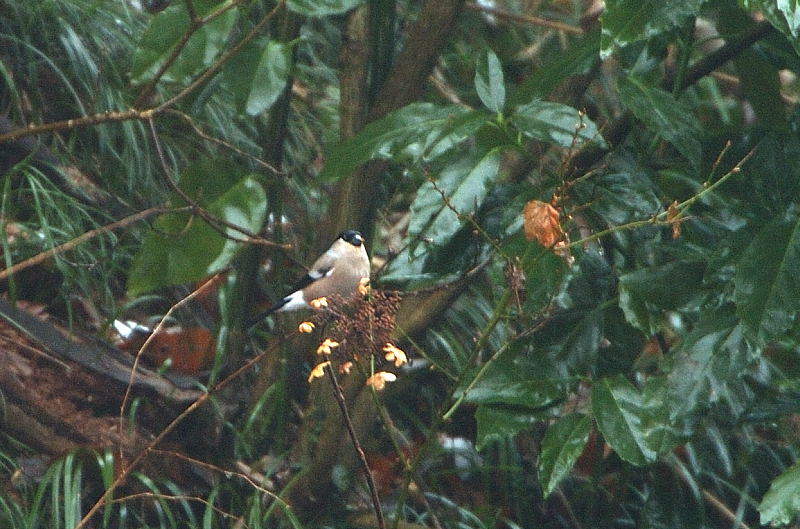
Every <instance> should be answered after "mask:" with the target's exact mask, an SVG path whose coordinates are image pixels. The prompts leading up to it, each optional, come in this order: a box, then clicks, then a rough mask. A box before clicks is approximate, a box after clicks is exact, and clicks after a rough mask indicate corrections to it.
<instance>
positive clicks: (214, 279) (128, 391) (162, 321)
mask: <svg viewBox="0 0 800 529" xmlns="http://www.w3.org/2000/svg"><path fill="white" fill-rule="evenodd" d="M223 273H224V272H219V273H217V274H215V275H214V276H212V277H211V278H210V279H208V280H207V281H206V282H205V283H203V284H202V285H200V286H199V287H198V288H196V289H195V290H194V291H192V292H191V293H189V295H187V296H185V297H184V298H183V299H181V300H180V301H178V302H177V303H175V304H174V305H172V306H171V307H170V308H169V310H168V311H167V313H166V314H164V316H163V317H162V318H161V319H160V320H159V322H158V325H156V327H155V328H154V329H153V332H151V333H150V336H148V337H147V339H146V340H145V341H144V343H143V344H142V346H141V347H140V348H139V350H138V351H137V352H136V356H135V357H134V359H133V367H131V374H130V377H129V378H128V385H127V386H126V388H125V395H124V396H123V397H122V403H121V404H120V406H119V431H120V432H124V431H125V428H124V421H125V409H126V408H127V407H128V401H129V400H130V396H131V391H132V390H133V382H134V380H135V379H136V373H137V372H138V369H139V360H140V359H141V357H142V354H143V353H144V351H145V350H146V349H147V347H148V346H149V345H150V342H152V341H153V340H154V339H155V337H156V335H158V333H160V332H161V329H162V328H163V327H164V325H165V324H166V322H167V320H169V317H170V316H171V315H172V313H173V312H175V311H176V310H178V309H179V308H180V307H182V306H183V305H185V304H187V303H188V302H189V301H191V300H192V299H194V298H196V297H197V296H199V295H200V294H202V293H204V292H205V291H206V290H208V289H209V288H210V287H212V286H214V285H216V284H217V278H218V277H219V276H220V275H221V274H223ZM120 453H122V451H121V450H120Z"/></svg>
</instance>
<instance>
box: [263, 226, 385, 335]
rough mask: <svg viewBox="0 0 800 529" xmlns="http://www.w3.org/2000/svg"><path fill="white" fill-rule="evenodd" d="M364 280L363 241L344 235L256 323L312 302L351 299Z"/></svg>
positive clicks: (366, 264)
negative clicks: (290, 291) (322, 299)
mask: <svg viewBox="0 0 800 529" xmlns="http://www.w3.org/2000/svg"><path fill="white" fill-rule="evenodd" d="M365 278H366V280H369V257H368V256H367V250H366V248H365V247H364V237H363V236H362V235H361V234H360V233H359V232H357V231H355V230H347V231H343V232H342V233H340V234H339V236H338V237H336V240H335V241H333V244H331V246H330V248H328V249H327V250H326V251H325V253H323V254H322V255H320V256H319V257H318V258H317V260H316V261H314V263H313V264H312V265H311V268H310V269H309V271H308V273H307V274H306V275H305V276H303V277H302V278H301V279H300V280H299V281H298V282H297V283H296V284H295V286H294V289H293V290H292V293H291V294H289V295H288V296H285V297H283V298H281V300H280V301H278V302H277V303H275V304H274V305H273V306H272V307H270V308H269V309H267V310H266V311H264V312H262V313H261V314H260V315H259V316H258V317H257V318H256V319H255V322H256V323H258V322H259V321H261V320H263V319H264V318H266V317H267V316H269V315H270V314H272V313H275V312H284V311H290V310H298V309H302V308H307V307H310V306H311V305H310V304H309V302H310V301H311V300H314V299H319V298H323V297H330V296H342V297H350V296H352V295H354V294H355V293H356V292H357V291H358V287H359V285H360V284H363V281H364V280H365Z"/></svg>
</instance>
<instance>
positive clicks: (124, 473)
mask: <svg viewBox="0 0 800 529" xmlns="http://www.w3.org/2000/svg"><path fill="white" fill-rule="evenodd" d="M297 336H298V333H295V334H293V335H291V336H290V337H289V339H290V340H293V339H295V338H296V337H297ZM282 345H283V344H282V343H277V342H276V343H275V344H274V345H273V346H272V347H270V348H269V349H266V350H265V351H263V352H261V353H259V354H257V355H256V356H254V357H253V358H251V359H250V360H248V361H246V362H245V363H244V364H242V365H241V366H240V367H239V368H238V369H236V370H235V371H233V372H232V373H231V374H230V375H228V376H227V377H226V378H224V379H223V380H221V381H220V382H219V383H217V384H216V385H214V386H213V387H212V388H211V389H209V391H208V392H207V393H203V395H201V396H200V397H199V398H198V399H197V400H195V401H194V402H192V403H191V404H190V405H189V406H188V407H187V408H186V409H185V410H183V411H182V412H181V413H180V414H178V416H177V417H175V418H174V419H172V421H171V422H170V423H169V424H168V425H167V426H165V427H164V429H163V430H161V432H160V433H159V434H158V435H157V436H156V437H155V438H154V439H153V440H152V441H150V443H148V445H147V446H146V447H145V448H144V449H143V450H142V451H141V452H139V454H138V455H137V456H136V457H134V458H133V460H131V462H130V463H129V464H128V465H127V466H126V467H125V468H122V469H121V470H120V472H119V473H118V474H117V477H116V479H115V480H114V481H113V482H112V483H111V485H109V486H108V488H107V489H106V491H105V492H104V493H103V495H102V496H101V497H100V498H99V499H98V500H97V501H96V502H95V504H94V505H92V507H91V508H90V509H89V511H88V512H87V513H86V514H85V515H84V516H83V518H81V521H80V522H79V523H78V525H76V526H75V527H74V529H82V528H84V527H86V524H88V523H89V520H91V519H92V517H94V515H95V514H97V511H99V510H100V508H101V507H103V505H105V504H106V503H108V502H109V501H111V497H112V495H113V493H114V491H115V490H116V489H117V487H119V486H120V485H121V484H122V483H124V482H125V481H126V480H127V479H128V478H129V477H130V475H131V472H133V470H134V469H135V468H136V467H137V466H138V465H139V464H140V463H141V462H142V461H143V460H144V458H145V457H147V455H148V454H149V453H150V452H152V450H153V449H154V448H155V447H156V446H158V445H159V444H161V441H163V440H164V438H165V437H166V436H167V435H169V434H170V432H172V431H173V430H174V429H175V428H176V427H177V426H178V425H179V424H180V423H182V422H183V421H184V420H185V419H186V418H187V417H188V416H189V415H191V414H192V413H193V412H194V411H196V410H197V409H198V408H200V406H202V405H203V404H205V403H206V402H208V400H209V399H210V398H211V397H212V396H213V395H215V394H216V393H218V392H219V391H221V390H222V389H223V388H224V387H226V386H227V385H228V384H230V383H231V382H233V381H234V380H236V379H237V378H239V377H240V376H241V375H242V373H244V372H245V371H247V370H249V369H250V368H252V367H253V366H254V365H256V364H258V363H259V362H261V360H263V359H264V358H265V357H266V356H268V355H271V354H274V353H275V351H276V350H277V349H278V348H279V347H280V346H282Z"/></svg>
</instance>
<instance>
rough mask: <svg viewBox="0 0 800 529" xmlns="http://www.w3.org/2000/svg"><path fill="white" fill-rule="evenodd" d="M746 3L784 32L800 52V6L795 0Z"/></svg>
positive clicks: (762, 0) (749, 0) (749, 1)
mask: <svg viewBox="0 0 800 529" xmlns="http://www.w3.org/2000/svg"><path fill="white" fill-rule="evenodd" d="M745 5H746V6H747V7H749V8H750V9H751V10H752V11H753V12H755V13H758V14H759V15H760V16H763V17H764V18H766V19H767V20H768V21H769V22H770V24H772V25H773V26H774V27H775V28H777V29H778V30H779V31H780V32H781V33H783V35H784V36H785V37H786V40H788V41H789V42H790V43H791V45H792V46H793V47H794V49H795V51H796V52H797V53H799V54H800V38H798V37H800V7H798V4H797V2H796V1H795V0H747V2H745Z"/></svg>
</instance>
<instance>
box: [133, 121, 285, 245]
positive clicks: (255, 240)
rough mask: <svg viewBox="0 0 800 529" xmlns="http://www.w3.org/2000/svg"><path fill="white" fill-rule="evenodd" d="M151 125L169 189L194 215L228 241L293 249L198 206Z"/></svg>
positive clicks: (154, 126) (152, 122) (151, 123)
mask: <svg viewBox="0 0 800 529" xmlns="http://www.w3.org/2000/svg"><path fill="white" fill-rule="evenodd" d="M148 122H149V124H150V131H151V132H152V134H153V142H154V143H155V146H156V152H157V153H158V159H159V161H160V162H161V169H162V170H163V171H164V177H165V178H166V179H167V183H168V184H169V187H170V188H171V189H172V190H173V191H174V192H175V193H177V194H178V196H180V197H181V198H182V199H183V200H184V201H185V202H186V203H187V204H189V208H190V209H191V211H192V213H194V214H195V215H197V216H199V217H201V218H202V219H203V220H205V221H206V222H207V223H208V225H209V226H211V228H213V229H214V230H215V231H216V232H217V233H219V234H220V235H221V236H222V237H225V238H226V239H230V240H233V241H236V242H241V243H251V244H261V245H264V246H272V247H274V248H282V249H284V250H286V249H289V248H291V246H290V245H288V244H281V243H277V242H273V241H270V240H268V239H265V238H263V237H260V236H259V235H258V234H257V233H253V232H252V231H250V230H248V229H246V228H243V227H241V226H239V225H238V224H234V223H233V222H228V221H227V220H225V219H221V218H219V217H217V216H215V215H212V214H211V212H210V211H208V210H207V209H205V208H204V207H203V206H201V205H200V204H198V203H197V202H196V201H195V200H194V199H193V198H192V197H190V196H189V195H188V194H187V193H186V192H185V191H184V190H183V189H181V188H180V186H178V183H177V182H176V181H175V179H174V178H172V174H171V173H170V170H169V167H168V166H167V160H166V158H165V157H164V150H163V149H162V148H161V142H160V141H159V139H158V133H157V132H156V125H155V121H154V120H153V119H152V118H151V119H149V120H148ZM223 227H224V228H229V229H231V230H234V231H237V232H239V233H241V234H242V235H244V236H245V237H247V238H246V239H238V238H235V237H231V236H230V235H228V234H227V233H226V232H225V230H224V229H223Z"/></svg>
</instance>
